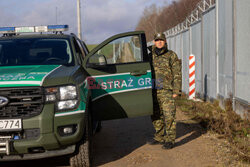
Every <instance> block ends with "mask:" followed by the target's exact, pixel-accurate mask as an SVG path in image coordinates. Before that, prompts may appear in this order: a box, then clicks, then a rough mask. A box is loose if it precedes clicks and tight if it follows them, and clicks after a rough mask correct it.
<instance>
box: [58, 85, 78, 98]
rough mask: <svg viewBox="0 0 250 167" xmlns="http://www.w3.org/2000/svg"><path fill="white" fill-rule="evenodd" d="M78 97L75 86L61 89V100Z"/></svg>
mask: <svg viewBox="0 0 250 167" xmlns="http://www.w3.org/2000/svg"><path fill="white" fill-rule="evenodd" d="M76 97H77V92H76V87H75V86H64V87H60V100H72V99H75V98H76Z"/></svg>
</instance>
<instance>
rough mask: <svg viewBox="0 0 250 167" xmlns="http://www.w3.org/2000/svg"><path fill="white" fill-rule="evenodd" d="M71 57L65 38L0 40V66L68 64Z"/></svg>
mask: <svg viewBox="0 0 250 167" xmlns="http://www.w3.org/2000/svg"><path fill="white" fill-rule="evenodd" d="M72 62H73V57H72V52H71V48H70V45H69V41H68V40H66V39H41V38H31V39H12V40H0V66H17V65H52V64H53V65H54V64H55V65H62V64H63V65H69V64H72Z"/></svg>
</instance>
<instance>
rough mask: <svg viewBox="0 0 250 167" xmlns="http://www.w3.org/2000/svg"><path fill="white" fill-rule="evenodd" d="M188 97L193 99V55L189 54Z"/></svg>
mask: <svg viewBox="0 0 250 167" xmlns="http://www.w3.org/2000/svg"><path fill="white" fill-rule="evenodd" d="M189 99H195V56H194V55H193V54H191V55H190V56H189Z"/></svg>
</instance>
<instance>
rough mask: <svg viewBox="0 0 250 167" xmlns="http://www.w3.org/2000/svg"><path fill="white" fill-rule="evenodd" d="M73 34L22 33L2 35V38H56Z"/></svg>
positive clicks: (65, 37) (64, 37) (68, 36)
mask: <svg viewBox="0 0 250 167" xmlns="http://www.w3.org/2000/svg"><path fill="white" fill-rule="evenodd" d="M71 36H72V35H70V34H20V35H12V36H3V37H0V40H6V39H10V40H11V39H30V38H55V39H69V38H70V37H71Z"/></svg>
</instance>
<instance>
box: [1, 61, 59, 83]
mask: <svg viewBox="0 0 250 167" xmlns="http://www.w3.org/2000/svg"><path fill="white" fill-rule="evenodd" d="M60 67H61V66H60V65H34V66H3V67H0V87H17V86H42V85H43V82H44V80H45V79H46V77H48V76H49V75H50V74H51V73H53V72H54V71H56V70H57V69H59V68H60Z"/></svg>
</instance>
